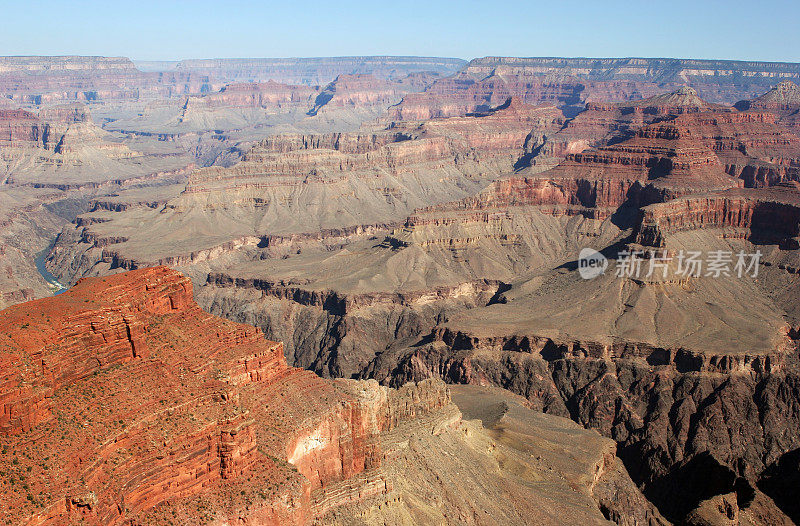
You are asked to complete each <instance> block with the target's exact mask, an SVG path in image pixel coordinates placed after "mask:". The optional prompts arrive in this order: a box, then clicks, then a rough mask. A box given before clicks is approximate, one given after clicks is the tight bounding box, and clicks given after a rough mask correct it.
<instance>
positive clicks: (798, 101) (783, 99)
mask: <svg viewBox="0 0 800 526" xmlns="http://www.w3.org/2000/svg"><path fill="white" fill-rule="evenodd" d="M736 108H737V109H739V110H740V111H753V110H755V111H768V112H770V113H774V114H775V115H777V116H778V119H779V122H780V123H781V124H783V125H784V126H787V127H789V128H791V129H793V130H794V131H795V133H800V88H798V87H797V85H796V84H795V83H794V82H791V81H788V80H785V81H783V82H781V83H780V84H778V85H777V86H775V87H774V88H772V89H771V90H769V91H768V92H767V93H765V94H763V95H761V96H760V97H757V98H755V99H752V100H743V101H739V102H737V103H736Z"/></svg>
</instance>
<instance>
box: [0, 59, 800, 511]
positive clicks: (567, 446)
mask: <svg viewBox="0 0 800 526" xmlns="http://www.w3.org/2000/svg"><path fill="white" fill-rule="evenodd" d="M0 64H2V65H4V66H0V88H2V89H0V93H5V95H4V97H3V98H0V101H2V102H0V104H2V106H0V158H2V160H3V164H0V170H2V172H0V175H1V176H2V178H3V180H4V185H3V188H4V192H3V194H2V195H0V199H2V200H3V201H0V204H2V206H0V212H2V213H3V214H4V215H3V216H2V217H4V218H5V219H0V220H2V221H4V223H3V224H4V225H5V226H6V229H5V230H4V232H3V233H2V235H0V253H2V254H3V261H2V266H3V268H2V269H0V270H2V272H0V292H2V293H3V296H2V302H0V308H5V310H3V311H0V324H2V325H3V327H4V329H3V330H2V331H0V337H2V338H4V339H3V340H0V346H2V347H0V349H2V350H0V353H2V354H0V356H4V357H5V358H3V359H4V360H6V361H5V362H4V367H3V371H4V377H3V379H2V380H0V401H2V404H3V412H2V417H3V420H0V443H1V444H2V445H3V446H4V448H7V450H8V451H11V452H13V454H14V456H13V457H11V456H4V457H3V458H4V462H6V464H4V465H3V466H2V468H3V471H4V473H7V474H12V473H13V475H9V476H4V477H0V481H2V482H3V484H5V485H4V490H5V491H7V492H9V495H12V496H13V500H12V502H13V503H14V508H13V510H11V511H9V512H8V514H7V515H6V516H4V517H3V518H5V519H7V520H9V521H11V522H15V521H16V522H20V521H21V522H22V523H27V524H58V523H62V522H65V521H66V522H68V521H77V520H79V518H83V519H84V520H85V521H87V522H89V523H103V524H122V523H135V524H163V523H169V522H173V523H178V524H183V523H193V522H194V521H197V520H200V519H202V520H200V522H202V523H211V524H214V523H216V524H222V523H225V521H238V522H240V523H242V524H264V523H266V524H271V523H281V524H362V523H366V524H372V523H375V524H414V523H472V524H497V523H501V524H519V523H526V524H527V523H530V524H563V523H581V522H587V521H588V522H589V523H598V524H600V523H607V522H608V521H611V522H612V523H617V524H648V525H650V524H669V523H675V524H723V523H724V524H754V525H755V524H764V525H767V524H792V523H794V522H798V521H800V515H798V513H797V508H796V499H797V494H796V489H793V486H792V485H791V484H789V483H788V482H787V481H789V480H793V479H792V478H791V477H792V476H793V471H792V470H793V466H795V465H796V456H797V451H798V450H800V432H798V429H800V421H798V418H800V414H799V413H798V411H797V407H800V389H798V386H800V379H798V374H800V362H799V361H798V340H800V295H799V294H798V291H800V287H799V285H800V136H798V133H797V126H796V125H797V122H796V119H795V117H796V113H797V111H798V108H800V99H798V97H797V93H798V88H797V86H796V85H795V84H794V82H795V81H798V80H800V79H798V76H800V69H798V66H797V65H796V64H784V63H766V62H735V61H706V60H678V59H674V60H673V59H557V58H531V59H528V58H513V57H509V58H502V57H487V58H482V59H474V60H472V61H470V62H468V63H464V62H461V61H458V60H455V59H434V58H431V59H425V58H419V59H418V58H413V57H409V58H403V57H399V58H398V57H345V58H342V59H308V60H306V59H286V60H279V59H252V60H249V59H248V60H245V59H242V60H238V59H220V60H206V61H182V62H177V63H135V64H134V63H131V62H130V61H128V60H127V59H103V60H101V59H59V60H45V59H37V60H28V61H27V62H26V60H25V59H24V58H21V59H16V58H15V59H14V60H10V59H9V60H6V61H5V62H3V61H2V60H0ZM20 64H23V65H20ZM76 64H77V65H76ZM3 67H5V68H6V69H2V68H3ZM4 75H6V76H7V79H6V80H8V82H9V83H8V84H6V85H5V86H10V85H12V84H13V86H23V87H20V88H14V89H10V88H3V86H4V84H3V76H4ZM115 76H118V78H117V79H116V80H114V79H115ZM155 77H158V79H159V80H158V81H154V80H153V78H155ZM19 78H25V79H28V80H26V82H30V84H28V85H26V86H27V87H24V85H22V84H20V83H19V82H20V81H19ZM64 79H72V80H69V81H67V80H64ZM75 79H79V80H75ZM119 79H122V80H119ZM51 82H52V83H55V84H52V85H56V84H58V83H60V82H64V83H65V84H64V85H63V86H68V85H69V82H81V83H92V85H93V86H96V89H97V90H99V91H98V93H99V95H98V96H97V97H88V98H87V97H86V96H80V95H75V94H70V93H68V94H67V95H66V96H61V95H58V96H56V95H52V94H51V95H49V96H46V93H45V92H46V89H45V88H46V87H47V86H48V85H50V84H48V83H51ZM106 83H108V85H109V86H111V85H114V84H115V83H116V85H118V86H121V87H120V88H119V89H120V90H121V91H119V92H114V91H113V90H110V89H109V91H107V92H103V93H100V92H101V91H102V89H101V88H103V86H104V85H105V84H106ZM128 83H130V84H128ZM135 83H140V85H141V86H150V87H148V88H147V89H142V90H141V91H139V94H140V95H139V96H138V97H136V98H131V95H130V94H128V93H124V91H125V90H127V89H128V88H129V86H133V85H134V84H135ZM195 83H199V84H195ZM87 85H88V84H87ZM63 86H62V88H59V89H62V91H63V90H64V87H63ZM3 89H6V90H8V91H7V92H5V91H3ZM47 89H49V88H47ZM14 90H17V91H14ZM21 93H27V95H22V94H21ZM39 96H41V97H40V98H38V99H37V98H36V97H39ZM48 97H49V98H48ZM79 101H82V102H79ZM584 249H591V250H593V251H596V253H598V254H600V255H602V256H603V257H604V258H605V260H606V261H607V268H606V270H605V272H604V273H601V274H599V275H597V276H596V277H594V278H593V279H585V276H583V275H582V273H581V264H582V262H581V258H582V256H581V255H580V254H581V253H582V250H584ZM691 252H703V253H706V254H712V253H717V254H721V255H725V254H727V255H728V257H729V258H730V261H729V262H730V270H729V272H728V273H727V274H723V275H719V274H717V275H716V276H715V275H713V273H711V274H708V273H706V272H701V273H698V274H697V275H686V273H685V272H684V273H683V274H681V272H680V271H681V269H682V267H683V263H684V259H683V258H684V256H685V255H686V254H687V253H691ZM756 253H757V254H758V258H759V259H758V261H757V262H756V264H755V267H750V268H749V270H748V272H741V273H740V274H739V275H737V272H736V270H735V269H734V268H733V264H734V263H736V258H737V255H738V254H742V255H745V254H747V255H752V254H756ZM36 254H41V259H40V261H43V262H44V266H45V267H46V269H47V271H49V273H51V274H52V275H53V277H54V278H55V279H56V280H57V281H58V282H59V283H60V284H63V285H64V286H66V287H69V290H67V291H66V292H64V293H63V294H60V295H59V296H57V297H47V296H49V295H50V294H51V293H52V289H53V288H54V287H55V286H54V285H53V284H52V283H51V284H50V285H48V283H47V281H46V280H45V279H43V277H42V276H41V275H39V273H37V272H36V270H35V268H34V266H33V264H32V262H33V259H34V256H35V255H36ZM625 254H627V255H628V256H630V255H638V256H639V258H640V261H639V263H640V265H641V268H642V269H643V270H644V272H642V273H636V275H634V274H633V273H631V272H627V273H626V272H625V271H624V268H625V267H624V265H625V258H624V255H625ZM742 257H743V256H742ZM648 268H649V269H650V272H647V270H648ZM654 268H655V269H657V271H656V272H654V271H653V269H654ZM662 270H663V273H662ZM684 270H685V269H684ZM704 270H705V269H704ZM35 298H44V299H36V300H35V301H34V302H31V301H30V300H34V299H35ZM195 302H196V303H195ZM17 304H18V305H17ZM23 326H24V327H23ZM193 342H202V345H195V344H193ZM274 342H280V343H274ZM5 371H8V373H5ZM157 382H158V385H163V388H158V389H155V388H154V387H153V386H155V385H156V383H157ZM140 390H141V392H140ZM309 393H311V395H310V396H309V395H308V394H309ZM162 397H163V400H162ZM84 423H85V424H86V425H84ZM131 426H133V429H131V428H130V427H131ZM62 435H63V436H65V437H69V440H68V441H67V442H68V443H69V444H70V447H71V448H73V449H70V450H69V451H68V452H67V453H66V454H65V456H64V458H59V459H58V460H57V461H55V460H54V459H53V458H52V456H48V454H47V451H48V448H50V449H52V448H54V447H55V446H48V444H55V441H57V440H58V439H59V437H61V436H62ZM34 439H35V440H34ZM48 441H51V442H48ZM33 444H42V445H41V446H39V445H36V446H34V445H33ZM26 447H27V449H25V448H26ZM84 451H85V453H83V452H84ZM45 457H47V458H45ZM12 458H16V459H17V460H18V462H19V463H18V464H14V463H13V461H12V460H6V459H12ZM95 458H97V459H99V460H97V461H96V462H95V461H94V459H95ZM99 462H102V464H98V463H99ZM45 466H46V468H45ZM28 467H30V468H31V469H30V470H28ZM26 473H31V474H33V475H28V474H26ZM189 473H191V477H189V476H188V475H187V474H189ZM40 475H43V476H40ZM51 477H53V478H51ZM9 481H14V484H13V485H11V484H10V483H9ZM22 483H24V484H25V485H27V487H25V486H23V485H22ZM21 488H22V489H21ZM57 488H64V489H63V490H58V491H56V489H57ZM198 518H200V519H198ZM126 521H127V522H126ZM724 521H728V522H724Z"/></svg>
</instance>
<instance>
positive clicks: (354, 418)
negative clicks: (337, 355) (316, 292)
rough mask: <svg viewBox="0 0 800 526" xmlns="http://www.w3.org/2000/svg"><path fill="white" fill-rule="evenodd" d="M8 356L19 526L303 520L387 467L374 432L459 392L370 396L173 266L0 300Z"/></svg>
mask: <svg viewBox="0 0 800 526" xmlns="http://www.w3.org/2000/svg"><path fill="white" fill-rule="evenodd" d="M0 365H1V366H2V367H0V444H1V445H2V450H3V456H2V458H1V459H0V470H2V471H3V473H4V476H3V477H2V478H0V487H2V491H3V494H4V500H5V503H6V505H5V506H3V508H2V509H0V519H2V520H5V521H9V520H10V521H13V522H15V523H16V522H19V523H23V524H63V523H66V522H75V521H81V520H84V521H88V522H91V523H97V524H127V523H129V522H131V521H132V522H135V523H144V522H148V521H149V520H151V519H152V518H153V517H158V516H159V514H161V513H166V512H168V511H169V510H173V513H174V512H175V510H180V511H181V512H182V513H188V516H189V517H195V518H197V517H203V516H206V514H208V513H210V514H211V515H216V516H218V517H220V518H226V517H227V518H230V519H233V518H236V517H239V518H242V520H247V521H253V522H254V523H255V522H257V523H259V524H304V523H306V521H308V520H310V519H311V516H312V509H311V505H310V498H309V496H310V491H311V490H313V489H314V488H319V487H322V486H324V485H326V484H328V483H330V482H333V481H337V480H342V479H345V478H349V477H352V476H353V475H355V474H357V473H360V472H362V471H364V470H365V469H371V468H375V467H377V466H378V465H379V464H380V455H379V452H378V450H377V443H376V441H375V436H376V434H377V433H379V432H380V431H381V430H385V429H390V428H391V427H392V426H393V425H395V423H396V421H397V420H398V419H402V418H404V417H406V416H413V414H414V413H415V412H417V411H421V412H425V411H427V410H429V409H434V408H436V407H441V406H442V405H444V404H446V403H448V401H449V398H448V396H447V393H446V390H443V389H444V388H443V387H442V388H438V387H432V388H428V387H425V386H420V387H419V389H420V390H421V391H422V392H423V393H425V396H417V397H416V398H412V399H403V401H402V403H400V402H396V403H395V405H392V402H391V401H392V400H393V397H394V396H397V395H396V394H390V395H389V396H388V398H385V400H384V401H383V402H377V403H376V402H375V400H374V396H372V397H365V398H364V399H363V400H359V399H357V398H356V397H355V396H353V394H352V389H349V388H348V389H343V388H341V387H336V386H334V385H333V384H332V383H330V382H327V381H324V380H322V379H320V378H319V377H317V376H316V375H314V374H313V373H310V372H308V371H304V370H301V369H294V368H289V367H287V365H286V362H285V359H284V357H283V346H282V345H281V344H279V343H274V342H268V341H266V340H264V338H263V335H262V334H261V332H260V331H259V330H258V329H255V328H253V327H248V326H244V325H239V324H235V323H231V322H227V321H225V320H222V319H219V318H216V317H214V316H211V315H209V314H207V313H205V312H203V311H202V310H201V309H200V308H199V307H198V306H197V305H196V304H195V303H194V301H193V299H192V288H191V284H190V282H189V280H188V279H187V278H185V277H183V276H181V275H180V274H178V273H177V272H175V271H171V270H168V269H166V268H163V267H157V268H151V269H145V270H141V271H134V272H130V273H126V274H120V275H116V276H111V277H107V278H102V279H101V278H94V279H86V280H82V281H81V282H79V283H78V284H77V285H76V286H75V287H74V288H73V289H71V290H69V291H67V292H66V293H65V294H63V295H61V296H58V297H54V298H47V299H43V300H38V301H36V302H31V303H27V304H23V305H18V306H14V307H11V308H9V309H6V310H5V311H2V313H0ZM375 388H377V385H376V386H375ZM431 389H432V390H431ZM398 404H401V405H399V406H398ZM199 497H202V499H200V500H198V498H199ZM165 510H166V511H165Z"/></svg>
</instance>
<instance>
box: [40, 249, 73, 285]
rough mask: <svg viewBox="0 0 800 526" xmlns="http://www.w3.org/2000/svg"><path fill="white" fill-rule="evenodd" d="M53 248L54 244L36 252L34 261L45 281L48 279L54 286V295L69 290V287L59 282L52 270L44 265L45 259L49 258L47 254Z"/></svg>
mask: <svg viewBox="0 0 800 526" xmlns="http://www.w3.org/2000/svg"><path fill="white" fill-rule="evenodd" d="M51 248H53V245H50V246H48V247H47V248H46V249H44V250H42V251H41V252H39V253H38V254H36V258H35V259H34V263H36V270H38V271H39V274H41V275H42V277H43V278H44V279H45V281H47V282H48V283H49V284H50V285H51V286H52V287H53V295H54V296H58V295H59V294H61V293H62V292H64V291H65V290H67V287H65V286H64V285H63V284H61V283H59V281H58V279H56V277H55V276H54V275H52V274H50V272H49V271H48V270H47V268H45V266H44V261H45V259H46V258H47V254H49V253H50V249H51Z"/></svg>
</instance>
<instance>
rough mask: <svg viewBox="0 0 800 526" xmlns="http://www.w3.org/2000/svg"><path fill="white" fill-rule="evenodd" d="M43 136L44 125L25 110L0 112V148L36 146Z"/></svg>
mask: <svg viewBox="0 0 800 526" xmlns="http://www.w3.org/2000/svg"><path fill="white" fill-rule="evenodd" d="M44 134H45V127H44V124H43V123H41V122H40V121H39V119H37V118H36V115H34V114H33V113H30V112H28V111H25V110H0V147H3V148H19V147H28V146H38V145H40V144H41V143H42V141H43V138H42V136H43V135H44Z"/></svg>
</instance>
